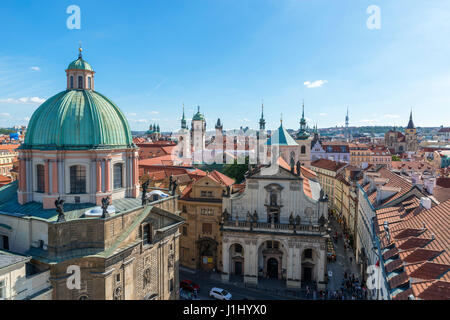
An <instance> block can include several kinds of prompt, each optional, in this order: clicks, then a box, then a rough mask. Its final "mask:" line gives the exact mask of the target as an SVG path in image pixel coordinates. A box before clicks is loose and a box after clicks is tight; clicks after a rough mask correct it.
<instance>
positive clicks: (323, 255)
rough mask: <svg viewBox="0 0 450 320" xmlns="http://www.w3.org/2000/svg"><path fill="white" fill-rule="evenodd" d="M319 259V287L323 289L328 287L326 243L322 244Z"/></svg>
mask: <svg viewBox="0 0 450 320" xmlns="http://www.w3.org/2000/svg"><path fill="white" fill-rule="evenodd" d="M319 252H320V253H319V259H318V260H319V261H318V264H317V288H318V289H319V290H323V289H325V288H326V284H325V283H324V280H325V270H326V263H327V262H326V261H327V260H326V247H325V245H321V247H320V251H319Z"/></svg>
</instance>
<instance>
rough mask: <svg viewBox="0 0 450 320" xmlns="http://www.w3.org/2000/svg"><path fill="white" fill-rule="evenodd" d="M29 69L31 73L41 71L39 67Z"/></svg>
mask: <svg viewBox="0 0 450 320" xmlns="http://www.w3.org/2000/svg"><path fill="white" fill-rule="evenodd" d="M30 69H31V70H33V71H41V68H39V67H30Z"/></svg>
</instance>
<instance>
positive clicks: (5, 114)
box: [0, 112, 11, 117]
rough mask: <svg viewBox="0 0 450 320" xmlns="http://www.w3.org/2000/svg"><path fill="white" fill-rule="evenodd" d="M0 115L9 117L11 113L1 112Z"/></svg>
mask: <svg viewBox="0 0 450 320" xmlns="http://www.w3.org/2000/svg"><path fill="white" fill-rule="evenodd" d="M0 116H1V117H9V116H11V115H10V114H9V113H7V112H3V113H0Z"/></svg>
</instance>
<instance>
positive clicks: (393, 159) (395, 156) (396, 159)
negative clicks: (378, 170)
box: [392, 154, 401, 161]
mask: <svg viewBox="0 0 450 320" xmlns="http://www.w3.org/2000/svg"><path fill="white" fill-rule="evenodd" d="M392 161H401V159H400V157H399V156H398V155H396V154H394V155H393V156H392Z"/></svg>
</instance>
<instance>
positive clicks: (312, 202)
mask: <svg viewBox="0 0 450 320" xmlns="http://www.w3.org/2000/svg"><path fill="white" fill-rule="evenodd" d="M303 179H306V178H302V177H299V176H297V175H296V174H293V173H291V172H289V171H288V170H286V169H283V168H279V171H278V172H277V173H275V174H273V175H270V176H268V175H264V171H259V172H256V173H254V174H252V175H251V176H250V177H248V178H247V180H246V189H245V191H244V192H243V193H241V194H235V195H231V196H230V197H224V198H223V204H222V207H223V210H224V212H226V213H228V214H229V215H230V216H229V219H228V220H226V221H225V222H224V226H223V235H222V239H223V243H222V262H223V280H224V281H228V280H229V277H230V274H234V275H236V274H241V275H243V276H244V282H246V283H253V284H257V283H258V277H275V278H277V279H282V280H285V281H286V284H287V286H289V287H300V286H301V283H302V282H304V283H309V282H314V283H316V284H317V285H318V287H319V288H324V287H325V283H324V280H325V278H324V276H325V272H326V270H325V269H326V247H325V243H326V239H327V237H328V235H327V234H326V232H325V229H324V228H323V225H321V223H320V221H322V219H325V220H326V219H327V218H328V204H327V200H326V198H321V189H320V185H319V183H318V182H316V181H314V180H312V179H311V180H309V185H310V188H311V195H309V193H308V195H307V194H305V191H304V190H303V185H304V181H303ZM255 213H256V215H257V217H256V215H255ZM249 215H251V216H252V217H253V218H252V219H250V218H249ZM291 215H292V217H291ZM322 216H323V218H322V219H321V217H322ZM290 217H291V219H290ZM292 219H293V220H294V221H296V222H295V230H294V225H293V223H292V222H293V221H292ZM290 220H291V221H290ZM250 221H252V222H250ZM237 249H239V250H237Z"/></svg>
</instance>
